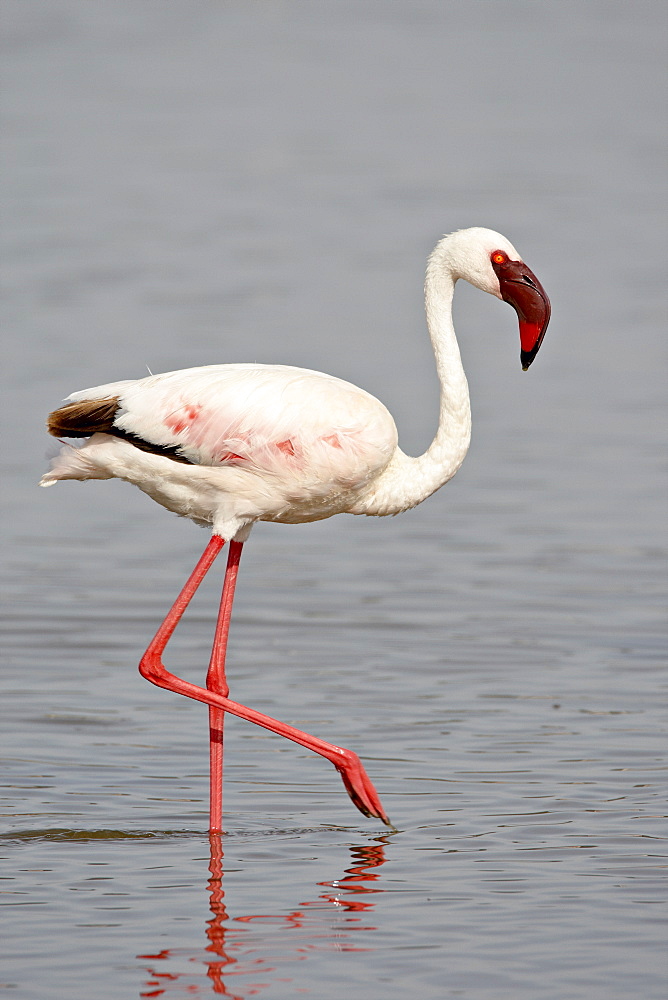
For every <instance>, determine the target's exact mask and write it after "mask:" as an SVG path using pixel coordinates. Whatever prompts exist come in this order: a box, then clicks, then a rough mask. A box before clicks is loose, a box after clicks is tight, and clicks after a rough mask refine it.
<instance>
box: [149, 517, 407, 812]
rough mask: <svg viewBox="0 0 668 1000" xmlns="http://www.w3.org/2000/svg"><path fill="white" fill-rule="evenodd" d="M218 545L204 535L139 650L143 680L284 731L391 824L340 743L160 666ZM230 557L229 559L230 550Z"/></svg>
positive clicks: (357, 800)
mask: <svg viewBox="0 0 668 1000" xmlns="http://www.w3.org/2000/svg"><path fill="white" fill-rule="evenodd" d="M224 544H225V543H224V541H223V539H222V538H219V537H218V536H217V535H213V536H212V538H211V539H210V541H209V543H208V545H207V547H206V549H205V550H204V553H203V554H202V556H201V558H200V560H199V562H198V563H197V566H196V567H195V569H194V570H193V572H192V574H191V575H190V577H189V578H188V581H187V582H186V585H185V586H184V588H183V590H182V591H181V593H180V594H179V596H178V597H177V599H176V601H175V602H174V605H173V607H172V608H171V610H170V611H169V613H168V614H167V617H166V618H165V620H164V622H163V623H162V625H161V626H160V628H159V629H158V631H157V632H156V634H155V636H154V638H153V640H152V641H151V643H150V645H149V647H148V649H147V650H146V652H145V653H144V655H143V657H142V659H141V662H140V664H139V670H140V673H141V674H142V676H143V677H145V678H146V680H148V681H150V682H151V683H152V684H156V685H157V686H158V687H162V688H165V689H166V690H168V691H174V692H175V693H176V694H182V695H184V696H185V697H186V698H192V699H193V700H194V701H201V702H202V703H203V704H204V705H208V706H209V708H214V709H219V710H222V711H223V712H230V713H231V714H232V715H237V716H238V717H239V718H240V719H246V720H247V721H248V722H253V723H254V724H255V725H256V726H261V727H262V728H263V729H268V730H269V731H270V732H272V733H277V734H278V735H279V736H285V738H286V739H289V740H292V741H293V742H294V743H299V744H300V746H303V747H306V749H307V750H312V751H313V752H314V753H317V754H320V756H321V757H325V758H326V759H327V760H329V761H330V762H331V763H332V764H333V765H334V767H335V768H336V769H337V771H338V772H339V774H340V775H341V778H342V779H343V784H344V785H345V788H346V791H347V792H348V795H349V796H350V798H351V799H352V801H353V803H354V804H355V805H356V806H357V808H358V809H359V811H360V812H361V813H364V815H365V816H376V817H377V818H378V819H380V820H382V821H383V823H386V824H387V825H388V826H391V825H392V824H391V823H390V821H389V819H388V818H387V815H386V814H385V810H384V809H383V807H382V805H381V802H380V799H379V798H378V793H377V792H376V789H375V788H374V787H373V785H372V783H371V781H370V780H369V777H368V776H367V773H366V771H365V770H364V767H363V766H362V763H361V761H360V759H359V757H358V756H357V754H355V753H353V752H352V751H351V750H345V749H344V748H343V747H337V746H335V745H334V744H333V743H326V742H325V741H324V740H320V739H318V738H317V737H316V736H310V735H309V734H308V733H303V732H302V731H301V730H299V729H295V728H294V727H293V726H288V725H286V723H284V722H279V721H278V720H277V719H272V718H271V717H270V716H268V715H263V714H262V713H261V712H256V711H255V710H254V709H252V708H247V707H246V706H245V705H240V704H239V703H238V702H236V701H231V700H230V699H229V698H228V697H227V695H226V694H225V695H224V694H222V693H218V692H217V691H214V690H208V689H207V688H201V687H198V686H197V685H196V684H191V683H190V682H189V681H184V680H182V679H181V678H180V677H176V676H175V675H174V674H172V673H170V672H169V671H168V670H166V669H165V666H164V664H163V662H162V654H163V652H164V650H165V647H166V645H167V643H168V642H169V639H170V637H171V635H172V633H173V631H174V629H175V628H176V626H177V624H178V622H179V621H180V619H181V617H182V615H183V612H184V611H185V609H186V608H187V606H188V604H189V603H190V601H191V600H192V597H193V595H194V593H195V591H196V590H197V588H198V587H199V585H200V583H201V582H202V580H203V579H204V577H205V576H206V574H207V572H208V570H209V569H210V568H211V565H212V564H213V561H214V559H215V558H216V556H217V555H218V553H219V552H220V550H221V549H222V547H223V545H224ZM240 554H241V548H240V546H239V549H238V555H240ZM230 560H232V552H231V551H230ZM238 562H239V560H238V557H237V559H236V567H237V568H238ZM229 565H230V564H229V562H228V569H229ZM226 577H227V574H226ZM234 580H236V570H235V572H234ZM228 592H229V612H227V615H228V617H227V622H228V626H229V613H231V605H232V597H233V595H234V585H233V583H232V584H231V586H230V585H228ZM224 605H225V595H223V599H222V601H221V614H220V615H219V619H218V622H219V628H220V629H221V630H222V628H223V625H222V624H221V619H223V620H224V617H225V615H224V612H223V606H224ZM217 633H218V630H217ZM223 656H224V654H223ZM213 660H214V654H212V661H213ZM216 662H217V661H216ZM211 669H212V668H211V666H210V667H209V672H210V673H211ZM218 670H219V668H218V666H217V665H216V666H214V670H213V675H212V676H214V675H215V676H216V677H217V678H218V679H219V673H218ZM212 683H213V681H212ZM216 719H217V717H216ZM214 724H215V719H214Z"/></svg>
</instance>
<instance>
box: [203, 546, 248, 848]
mask: <svg viewBox="0 0 668 1000" xmlns="http://www.w3.org/2000/svg"><path fill="white" fill-rule="evenodd" d="M242 548H243V542H230V548H229V552H228V556H227V568H226V570H225V582H224V583H223V594H222V597H221V599H220V610H219V612H218V621H217V623H216V634H215V637H214V640H213V648H212V650H211V660H210V661H209V671H208V673H207V675H206V686H207V688H208V690H209V691H215V692H216V694H221V695H223V697H225V698H226V697H227V695H228V694H229V691H230V689H229V687H228V686H227V679H226V677H225V656H226V653H227V639H228V636H229V633H230V619H231V617H232V602H233V601H234V588H235V587H236V584H237V574H238V572H239V560H240V559H241V550H242ZM224 726H225V711H224V709H222V708H214V707H213V706H210V707H209V758H210V767H209V776H210V777H209V780H210V792H209V832H210V833H219V832H221V831H222V828H223V730H224Z"/></svg>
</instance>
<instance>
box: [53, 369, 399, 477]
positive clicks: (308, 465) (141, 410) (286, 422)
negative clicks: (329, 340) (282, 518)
mask: <svg viewBox="0 0 668 1000" xmlns="http://www.w3.org/2000/svg"><path fill="white" fill-rule="evenodd" d="M69 400H70V401H71V404H74V403H86V404H87V406H88V407H89V408H90V407H91V406H93V405H96V406H97V407H98V408H99V407H103V406H104V404H105V403H106V405H107V411H105V412H106V413H107V415H109V413H110V414H111V417H112V419H111V420H108V422H107V428H106V430H107V433H111V434H116V435H118V436H126V437H128V439H129V440H131V441H132V443H133V444H136V445H138V446H139V447H140V448H144V449H145V450H155V451H156V452H158V453H162V454H165V455H168V456H169V457H171V458H175V459H177V460H179V461H182V462H188V463H190V464H193V465H200V466H213V467H219V466H236V467H239V468H245V469H248V470H249V471H256V472H261V473H265V474H267V473H270V474H271V473H274V474H277V475H281V476H284V477H285V475H290V474H291V475H293V476H294V477H296V478H299V479H301V478H303V477H304V475H306V478H309V479H310V478H311V477H312V476H315V477H317V478H318V479H320V480H321V481H322V480H323V479H332V478H333V479H334V480H335V481H336V482H339V483H345V485H346V487H348V488H351V487H355V486H357V485H360V486H361V485H362V484H363V483H365V482H368V481H369V479H370V478H373V476H374V475H376V474H377V473H378V472H380V471H382V469H384V468H385V466H386V465H387V463H388V462H389V460H390V458H391V456H392V454H393V452H394V450H395V449H396V446H397V431H396V426H395V424H394V420H393V419H392V416H391V415H390V413H389V412H388V410H387V409H386V408H385V407H384V406H383V404H382V403H380V402H379V401H378V400H377V399H375V397H373V396H371V395H370V394H369V393H367V392H365V391H364V390H362V389H359V388H358V387H357V386H354V385H352V384H351V383H348V382H344V381H342V380H341V379H337V378H334V377H333V376H330V375H324V374H322V373H320V372H313V371H308V370H306V369H301V368H290V367H287V366H278V365H211V366H206V367H202V368H191V369H186V370H184V371H177V372H168V373H165V374H161V375H151V376H149V377H147V378H144V379H139V380H137V381H124V382H113V383H109V384H107V385H102V386H96V387H95V388H92V389H85V390H83V391H81V392H75V393H73V394H72V395H71V396H70V397H69ZM110 408H111V409H110ZM64 409H66V408H64ZM57 412H63V411H57ZM100 412H101V411H100ZM95 429H96V430H104V429H105V428H104V427H103V426H100V425H98V426H96V427H95ZM60 432H61V433H62V434H65V435H67V431H66V430H61V431H60ZM80 433H83V431H82V432H80ZM88 433H91V431H90V430H89V431H88Z"/></svg>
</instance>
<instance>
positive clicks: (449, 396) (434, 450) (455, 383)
mask: <svg viewBox="0 0 668 1000" xmlns="http://www.w3.org/2000/svg"><path fill="white" fill-rule="evenodd" d="M444 242H445V241H441V243H439V244H438V245H437V246H436V249H435V250H434V252H433V253H432V255H431V257H430V258H429V263H428V265H427V276H426V280H425V310H426V315H427V328H428V330H429V336H430V338H431V342H432V346H433V349H434V356H435V359H436V372H437V374H438V379H439V382H440V386H441V392H440V408H439V420H438V430H437V431H436V436H435V438H434V440H433V441H432V443H431V444H430V445H429V448H428V449H427V451H426V452H425V453H424V455H420V456H419V457H418V458H411V457H410V456H408V455H405V454H404V453H403V452H402V451H401V449H399V448H398V449H397V451H396V453H395V455H394V457H393V458H392V460H391V462H390V464H389V465H388V467H387V468H386V469H385V471H384V472H383V473H382V474H381V476H379V478H378V479H377V480H376V481H375V483H374V484H373V485H372V487H371V488H370V490H369V494H368V495H367V496H366V497H365V498H364V500H363V501H362V503H361V504H359V505H356V508H355V509H354V511H353V512H354V513H366V514H378V515H383V514H398V513H400V512H401V511H403V510H408V509H409V508H411V507H415V506H416V505H417V504H419V503H421V501H422V500H426V498H427V497H429V496H431V494H432V493H434V492H435V491H436V490H437V489H439V487H441V486H443V484H444V483H447V481H448V480H449V479H452V477H453V476H454V474H455V473H456V472H457V470H458V469H459V467H460V465H461V464H462V462H463V461H464V457H465V456H466V452H467V451H468V448H469V443H470V440H471V407H470V404H469V389H468V383H467V381H466V375H465V374H464V368H463V367H462V360H461V356H460V353H459V346H458V344H457V337H456V336H455V328H454V325H453V322H452V298H453V294H454V290H455V281H456V278H457V275H456V270H455V268H454V266H453V265H452V264H451V262H450V260H449V255H448V253H447V252H446V251H445V248H444Z"/></svg>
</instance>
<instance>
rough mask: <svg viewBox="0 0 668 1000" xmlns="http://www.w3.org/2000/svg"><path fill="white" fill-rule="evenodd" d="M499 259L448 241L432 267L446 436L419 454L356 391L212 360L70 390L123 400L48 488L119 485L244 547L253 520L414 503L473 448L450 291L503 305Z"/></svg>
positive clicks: (462, 238)
mask: <svg viewBox="0 0 668 1000" xmlns="http://www.w3.org/2000/svg"><path fill="white" fill-rule="evenodd" d="M494 251H501V252H502V253H503V254H505V255H507V257H508V258H509V260H510V261H511V262H514V261H519V255H518V254H517V251H516V250H515V249H514V248H513V246H512V245H511V244H510V243H509V242H508V241H507V240H506V239H505V237H503V236H501V235H500V234H499V233H494V232H493V231H492V230H488V229H468V230H462V231H460V232H458V233H453V234H452V235H451V236H449V237H446V238H445V239H443V240H441V242H440V243H439V244H438V245H437V247H436V249H435V251H434V253H433V254H432V256H431V258H430V263H429V267H428V271H427V280H426V284H425V305H426V312H427V323H428V328H429V333H430V335H431V339H432V343H433V345H434V351H435V355H436V365H437V370H438V375H439V378H440V381H441V407H440V420H439V427H438V432H437V434H436V437H435V439H434V441H433V442H432V444H431V446H430V448H429V449H428V451H427V452H426V453H425V454H424V455H422V456H421V457H419V458H409V457H408V456H406V455H404V453H403V452H402V451H401V449H400V448H399V447H398V444H397V430H396V426H395V424H394V420H393V419H392V416H391V415H390V413H389V412H388V410H387V409H386V408H385V406H383V404H382V403H380V402H379V401H378V400H377V399H375V398H374V397H373V396H371V395H370V394H369V393H367V392H365V391H364V390H363V389H360V388H358V387H357V386H354V385H351V384H350V383H348V382H344V381H342V380H341V379H337V378H334V377H333V376H331V375H324V374H322V373H320V372H314V371H308V370H305V369H300V368H291V367H286V366H280V365H255V364H235V365H210V366H206V367H201V368H191V369H187V370H184V371H176V372H169V373H167V374H162V375H151V376H148V377H147V378H142V379H138V380H137V381H127V380H126V381H122V382H112V383H109V384H107V385H101V386H96V387H94V388H92V389H85V390H83V391H79V392H75V393H72V395H71V396H69V397H68V400H69V401H70V402H85V401H91V402H92V403H94V402H95V401H104V400H111V399H116V400H117V402H118V409H117V411H116V415H115V418H114V421H113V427H110V428H109V431H110V433H92V434H91V436H90V437H89V438H88V440H87V442H86V444H85V445H84V446H83V447H82V448H75V447H73V446H69V445H68V446H66V447H65V448H64V449H63V450H62V451H61V452H60V454H59V455H58V456H57V457H56V458H55V460H54V461H53V463H52V467H51V470H50V471H49V472H48V473H46V475H45V476H44V477H43V478H42V481H41V485H43V486H50V485H52V484H53V483H55V482H56V481H57V480H61V479H80V480H81V479H109V478H113V477H116V478H119V479H124V480H127V481H128V482H130V483H134V484H135V485H136V486H138V487H139V488H140V489H141V490H143V491H144V492H145V493H147V494H148V495H149V496H151V497H152V498H153V499H154V500H156V501H157V502H158V503H160V504H162V506H163V507H166V508H167V509H168V510H171V511H174V512H175V513H177V514H180V515H182V516H185V517H189V518H191V519H192V520H193V521H195V522H197V523H198V524H204V525H209V526H211V527H212V529H213V531H214V533H216V534H219V535H221V536H222V537H223V538H237V539H240V540H244V539H245V538H246V537H247V536H248V533H249V531H250V529H251V527H252V525H253V524H254V523H255V521H258V520H264V521H281V522H284V523H295V522H302V521H313V520H319V519H321V518H324V517H330V516H331V515H332V514H339V513H344V512H348V513H352V514H370V515H385V514H396V513H399V512H400V511H403V510H407V509H408V508H409V507H413V506H415V504H417V503H420V502H421V501H422V500H424V499H425V498H426V497H427V496H429V495H430V494H431V493H433V492H434V490H436V489H438V488H439V487H440V486H441V485H442V484H443V483H444V482H446V481H447V480H448V479H449V478H451V476H452V475H454V473H455V472H456V471H457V469H458V468H459V466H460V465H461V462H462V461H463V459H464V456H465V454H466V451H467V449H468V444H469V440H470V409H469V402H468V386H467V383H466V378H465V376H464V372H463V369H462V365H461V360H460V356H459V350H458V347H457V341H456V337H455V333H454V328H453V325H452V313H451V304H452V295H453V291H454V285H455V282H456V281H457V279H458V278H459V277H464V278H467V279H468V280H469V281H471V282H472V283H473V284H475V285H477V286H478V287H480V288H482V289H483V290H484V291H487V292H490V293H491V294H493V295H496V296H497V297H499V298H500V297H502V293H501V288H500V282H499V277H498V276H497V274H496V273H495V271H494V268H493V266H492V264H491V262H490V254H491V253H493V252H494ZM526 270H527V272H528V269H526ZM528 273H529V274H530V273H531V272H528ZM63 412H64V411H63ZM119 433H120V434H125V435H127V436H126V437H119V436H117V435H118V434H119ZM137 441H141V442H142V443H143V444H144V445H148V446H149V450H146V448H145V447H144V448H141V449H140V448H138V447H136V443H137ZM151 447H152V448H153V452H152V451H151V450H150V448H151ZM161 448H162V449H163V453H159V451H160V449H161ZM165 449H167V450H169V451H171V455H167V454H166V453H165V451H164V450H165ZM176 457H178V458H179V459H180V460H179V461H175V460H174V459H175V458H176Z"/></svg>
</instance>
